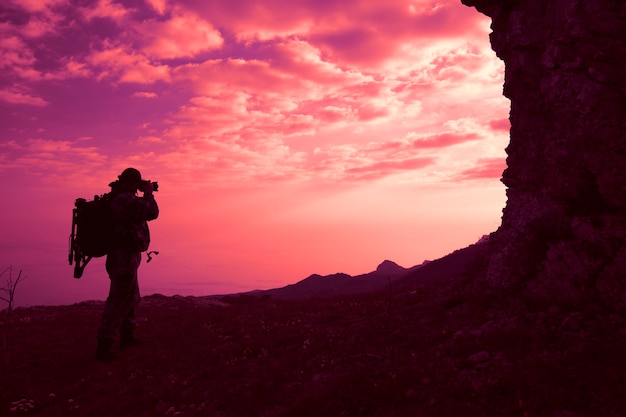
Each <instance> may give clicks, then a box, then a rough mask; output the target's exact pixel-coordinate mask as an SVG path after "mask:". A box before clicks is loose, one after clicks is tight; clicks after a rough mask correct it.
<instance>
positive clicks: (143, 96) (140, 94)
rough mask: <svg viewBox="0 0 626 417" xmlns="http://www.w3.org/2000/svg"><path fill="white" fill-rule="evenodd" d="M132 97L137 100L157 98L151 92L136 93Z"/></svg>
mask: <svg viewBox="0 0 626 417" xmlns="http://www.w3.org/2000/svg"><path fill="white" fill-rule="evenodd" d="M132 97H138V98H157V97H158V94H157V93H155V92H152V91H137V92H134V93H133V95H132Z"/></svg>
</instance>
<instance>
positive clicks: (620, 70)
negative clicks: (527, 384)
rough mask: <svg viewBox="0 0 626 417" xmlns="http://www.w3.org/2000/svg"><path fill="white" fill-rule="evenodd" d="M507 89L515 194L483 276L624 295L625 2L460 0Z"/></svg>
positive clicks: (615, 297) (577, 295) (511, 190)
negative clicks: (477, 23)
mask: <svg viewBox="0 0 626 417" xmlns="http://www.w3.org/2000/svg"><path fill="white" fill-rule="evenodd" d="M462 2H463V3H464V4H466V5H468V6H474V7H476V8H477V9H478V11H480V12H482V13H484V14H486V15H487V16H489V17H491V19H492V30H493V33H492V34H491V36H490V39H491V45H492V48H493V49H494V51H495V52H496V54H497V55H498V56H499V57H500V58H501V59H502V60H503V61H504V62H505V67H506V70H505V71H506V72H505V84H504V95H505V96H506V97H508V98H509V99H510V100H511V113H510V120H511V141H510V144H509V146H508V147H507V149H506V151H507V154H508V158H507V166H508V167H507V169H506V170H505V172H504V174H503V178H502V182H503V183H504V184H505V185H506V186H507V197H508V199H507V204H506V207H505V209H504V211H503V216H502V224H501V226H500V228H499V229H498V230H497V231H496V232H495V233H494V234H493V236H492V237H491V244H492V250H493V253H492V255H491V259H490V262H489V265H488V267H487V271H486V273H485V275H484V278H483V280H484V281H485V282H487V283H488V284H489V285H495V286H503V287H511V286H517V285H523V286H525V287H526V288H529V289H531V290H533V291H534V292H536V293H539V294H542V295H546V296H550V297H554V296H557V297H561V298H566V299H572V300H580V299H583V298H587V297H590V296H600V297H601V298H602V299H604V300H605V301H609V302H610V303H611V304H614V305H626V134H625V133H626V126H625V121H626V83H625V78H626V3H625V2H624V1H623V0H594V1H587V0H462Z"/></svg>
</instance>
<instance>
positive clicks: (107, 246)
mask: <svg viewBox="0 0 626 417" xmlns="http://www.w3.org/2000/svg"><path fill="white" fill-rule="evenodd" d="M111 200H112V195H111V193H107V194H103V195H100V196H98V195H96V196H94V198H93V200H92V201H87V200H85V199H84V198H77V199H76V201H75V203H74V205H75V208H74V209H73V210H72V232H71V234H70V252H69V256H68V260H69V263H70V265H72V262H76V264H75V266H74V278H80V277H82V275H83V270H84V269H85V266H87V263H89V261H90V260H91V258H98V257H101V256H104V255H106V254H107V253H108V252H110V250H111V248H112V246H113V219H112V215H111Z"/></svg>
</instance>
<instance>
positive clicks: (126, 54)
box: [87, 42, 170, 84]
mask: <svg viewBox="0 0 626 417" xmlns="http://www.w3.org/2000/svg"><path fill="white" fill-rule="evenodd" d="M87 62H89V63H90V64H91V65H93V66H94V67H95V68H96V71H97V73H98V78H99V79H105V78H110V79H113V80H114V81H119V82H123V83H137V84H152V83H155V82H157V81H169V80H170V67H169V66H167V65H164V64H155V63H153V62H151V61H150V60H149V59H148V58H147V57H145V56H143V55H141V54H139V53H136V52H135V51H132V50H129V49H127V48H126V47H125V46H124V45H114V44H112V43H110V42H105V43H104V47H103V49H101V50H98V51H94V52H93V53H92V54H91V55H90V56H89V57H88V58H87Z"/></svg>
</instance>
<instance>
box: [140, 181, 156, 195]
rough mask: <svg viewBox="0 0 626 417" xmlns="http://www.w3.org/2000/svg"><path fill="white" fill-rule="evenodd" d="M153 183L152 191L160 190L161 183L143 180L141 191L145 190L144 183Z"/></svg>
mask: <svg viewBox="0 0 626 417" xmlns="http://www.w3.org/2000/svg"><path fill="white" fill-rule="evenodd" d="M150 183H152V191H159V183H158V182H156V181H150V180H142V181H141V184H139V191H141V192H143V185H144V184H150Z"/></svg>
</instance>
